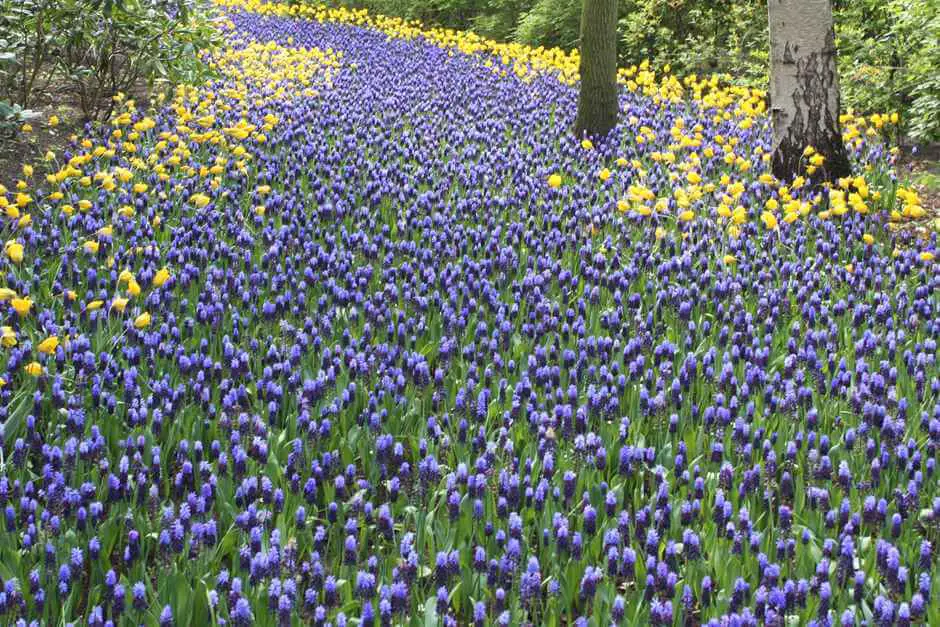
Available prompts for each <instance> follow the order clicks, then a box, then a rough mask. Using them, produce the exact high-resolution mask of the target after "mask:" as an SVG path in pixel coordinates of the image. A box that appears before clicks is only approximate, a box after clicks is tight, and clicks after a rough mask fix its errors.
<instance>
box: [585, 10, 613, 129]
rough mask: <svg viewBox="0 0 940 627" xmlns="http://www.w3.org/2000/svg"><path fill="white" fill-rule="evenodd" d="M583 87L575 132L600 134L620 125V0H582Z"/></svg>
mask: <svg viewBox="0 0 940 627" xmlns="http://www.w3.org/2000/svg"><path fill="white" fill-rule="evenodd" d="M583 2H584V4H583V5H582V9H581V61H580V67H579V71H580V74H581V91H580V94H579V96H578V117H577V120H576V121H575V132H576V133H577V134H578V135H579V136H580V135H584V134H587V135H590V136H593V137H601V136H604V135H606V134H607V133H608V132H609V131H610V129H612V128H613V127H614V126H616V125H617V113H618V109H619V103H618V100H617V0H583Z"/></svg>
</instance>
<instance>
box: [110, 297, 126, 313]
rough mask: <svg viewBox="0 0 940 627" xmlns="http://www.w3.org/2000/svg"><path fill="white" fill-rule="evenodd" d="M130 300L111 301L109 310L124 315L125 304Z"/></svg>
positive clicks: (118, 299)
mask: <svg viewBox="0 0 940 627" xmlns="http://www.w3.org/2000/svg"><path fill="white" fill-rule="evenodd" d="M128 300H130V299H127V298H120V297H119V298H115V299H114V300H112V301H111V309H116V310H117V312H118V313H124V309H125V308H127V302H128Z"/></svg>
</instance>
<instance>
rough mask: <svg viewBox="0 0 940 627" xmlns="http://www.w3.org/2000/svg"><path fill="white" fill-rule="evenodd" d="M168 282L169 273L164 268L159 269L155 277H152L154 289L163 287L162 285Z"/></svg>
mask: <svg viewBox="0 0 940 627" xmlns="http://www.w3.org/2000/svg"><path fill="white" fill-rule="evenodd" d="M169 280H170V271H169V270H167V269H166V268H160V270H158V271H157V273H156V274H155V275H153V284H154V286H155V287H163V284H164V283H166V282H167V281H169Z"/></svg>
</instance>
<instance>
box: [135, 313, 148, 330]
mask: <svg viewBox="0 0 940 627" xmlns="http://www.w3.org/2000/svg"><path fill="white" fill-rule="evenodd" d="M149 325H150V314H149V313H147V312H146V311H145V312H144V313H142V314H140V315H139V316H137V317H136V318H134V326H135V327H136V328H138V329H144V328H146V327H147V326H149Z"/></svg>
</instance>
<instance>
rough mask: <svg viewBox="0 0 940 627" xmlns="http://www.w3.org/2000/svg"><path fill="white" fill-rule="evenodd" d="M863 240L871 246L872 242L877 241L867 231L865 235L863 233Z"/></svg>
mask: <svg viewBox="0 0 940 627" xmlns="http://www.w3.org/2000/svg"><path fill="white" fill-rule="evenodd" d="M862 241H863V242H865V243H866V244H868V245H869V246H871V245H872V244H874V243H875V238H874V237H872V236H871V235H869V234H868V233H865V234H864V235H862Z"/></svg>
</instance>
